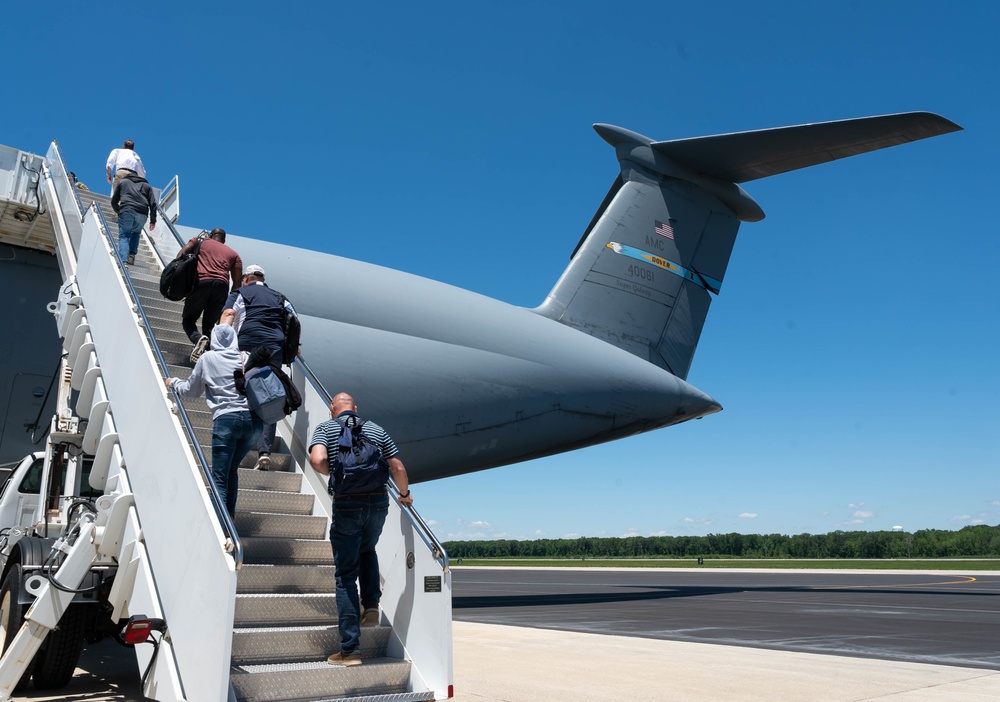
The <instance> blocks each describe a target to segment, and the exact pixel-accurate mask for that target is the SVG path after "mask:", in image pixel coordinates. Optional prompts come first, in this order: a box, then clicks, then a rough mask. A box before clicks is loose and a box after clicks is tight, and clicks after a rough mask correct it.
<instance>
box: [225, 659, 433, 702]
mask: <svg viewBox="0 0 1000 702" xmlns="http://www.w3.org/2000/svg"><path fill="white" fill-rule="evenodd" d="M409 677H410V663H409V661H400V660H396V659H391V658H369V659H366V660H365V662H364V664H363V665H359V666H352V667H346V666H340V665H329V664H327V663H326V661H323V662H316V663H279V664H274V665H240V666H233V667H232V668H230V675H229V680H230V682H231V683H232V685H233V691H234V692H235V694H236V699H237V700H240V701H241V702H250V701H251V700H253V702H278V701H279V700H333V699H338V700H340V702H343V698H348V699H358V698H357V697H355V696H356V695H357V694H358V692H360V691H364V693H365V694H364V697H362V698H360V699H365V700H380V699H384V700H387V701H388V700H400V701H403V700H414V701H416V700H430V699H433V695H431V696H428V693H416V696H413V695H414V693H407V692H406V687H407V683H408V681H409ZM379 695H392V696H391V697H379ZM399 695H405V696H399Z"/></svg>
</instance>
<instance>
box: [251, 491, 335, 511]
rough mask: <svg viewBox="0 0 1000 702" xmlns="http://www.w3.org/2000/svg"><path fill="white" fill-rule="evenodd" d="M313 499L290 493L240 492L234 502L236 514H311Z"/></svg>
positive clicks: (309, 496) (308, 496)
mask: <svg viewBox="0 0 1000 702" xmlns="http://www.w3.org/2000/svg"><path fill="white" fill-rule="evenodd" d="M314 499H315V498H314V497H313V496H312V495H303V494H299V493H297V492H296V493H291V492H273V491H270V490H240V494H239V496H238V499H237V502H236V510H237V511H238V512H270V513H271V514H308V515H311V514H312V508H313V501H314Z"/></svg>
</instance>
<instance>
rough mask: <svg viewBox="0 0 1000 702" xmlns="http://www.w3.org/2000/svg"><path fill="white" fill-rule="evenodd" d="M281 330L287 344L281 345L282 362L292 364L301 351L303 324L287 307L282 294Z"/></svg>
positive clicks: (287, 364)
mask: <svg viewBox="0 0 1000 702" xmlns="http://www.w3.org/2000/svg"><path fill="white" fill-rule="evenodd" d="M281 331H282V332H284V334H285V345H284V346H282V347H281V362H282V363H283V364H285V365H286V366H290V365H292V361H294V360H295V357H296V356H297V355H298V353H299V340H300V339H301V338H302V324H300V323H299V318H298V317H296V316H295V315H294V314H292V313H291V312H289V311H288V308H287V307H285V296H284V295H282V296H281Z"/></svg>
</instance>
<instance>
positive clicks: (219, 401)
mask: <svg viewBox="0 0 1000 702" xmlns="http://www.w3.org/2000/svg"><path fill="white" fill-rule="evenodd" d="M242 365H243V364H242V361H241V359H240V350H239V346H237V344H236V330H235V329H233V328H232V327H231V326H230V325H228V324H218V325H216V327H215V328H214V329H212V346H211V350H210V351H206V352H205V353H204V354H203V355H202V356H201V358H199V359H198V362H197V363H195V365H194V370H193V371H191V377H190V378H188V379H187V380H181V379H180V378H167V379H166V380H165V381H164V383H166V386H167V389H170V388H173V389H174V390H176V391H177V394H178V395H181V396H182V397H198V396H199V395H201V394H202V392H204V393H205V401H206V402H207V403H208V409H209V410H211V412H212V478H213V480H214V481H215V486H216V488H218V491H219V496H220V497H222V499H223V500H224V501H225V503H226V510H227V511H228V512H229V516H230V517H235V516H236V494H237V491H238V490H239V466H240V461H242V460H243V457H244V456H246V455H247V452H249V451H250V449H251V448H252V447H253V445H254V444H255V443H257V439H258V438H259V437H260V433H261V430H262V429H263V423H262V422H261V420H260V418H259V417H258V416H257V415H255V414H254V413H253V412H251V411H250V406H249V405H248V404H247V398H246V396H245V395H241V394H240V393H239V392H237V390H236V382H235V381H234V380H233V371H235V370H236V369H237V368H242Z"/></svg>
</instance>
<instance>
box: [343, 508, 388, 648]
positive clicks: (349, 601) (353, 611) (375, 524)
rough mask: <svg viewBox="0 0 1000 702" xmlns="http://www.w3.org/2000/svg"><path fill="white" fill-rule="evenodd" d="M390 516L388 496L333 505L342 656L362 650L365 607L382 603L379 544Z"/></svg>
mask: <svg viewBox="0 0 1000 702" xmlns="http://www.w3.org/2000/svg"><path fill="white" fill-rule="evenodd" d="M388 512H389V495H387V494H383V495H357V496H353V497H338V498H337V499H335V500H334V501H333V520H332V523H331V524H330V543H331V544H333V564H334V566H335V567H336V577H337V616H338V624H339V626H340V652H341V653H342V654H344V655H345V656H349V655H352V654H354V653H358V652H359V650H360V648H361V611H360V610H361V605H362V604H363V605H364V606H365V607H375V606H377V605H378V603H379V600H380V599H382V589H381V588H380V587H379V579H378V555H377V554H376V553H375V544H377V543H378V537H379V536H380V535H381V534H382V526H383V525H384V524H385V516H386V514H388ZM358 580H360V581H361V598H360V600H359V599H358Z"/></svg>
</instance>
